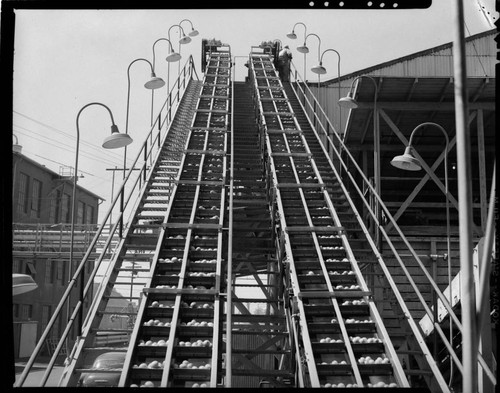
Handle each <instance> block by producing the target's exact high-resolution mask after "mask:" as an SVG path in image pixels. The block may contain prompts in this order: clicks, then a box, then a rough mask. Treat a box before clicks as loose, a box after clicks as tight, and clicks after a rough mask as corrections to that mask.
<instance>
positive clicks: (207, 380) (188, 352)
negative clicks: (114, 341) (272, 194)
mask: <svg viewBox="0 0 500 393" xmlns="http://www.w3.org/2000/svg"><path fill="white" fill-rule="evenodd" d="M230 90H231V85H230V54H229V53H228V52H212V53H211V54H210V58H209V60H208V65H207V68H206V72H205V76H204V80H203V86H202V90H201V94H200V96H199V98H198V103H197V108H196V112H195V115H194V117H193V119H192V124H191V127H190V130H189V135H188V138H187V142H186V144H185V147H184V150H183V156H182V159H181V166H180V170H179V173H178V176H177V177H176V179H175V180H174V186H173V190H172V196H171V199H170V204H169V208H168V211H167V213H166V215H165V218H164V220H163V224H162V227H163V229H162V231H163V240H162V242H161V244H159V245H158V250H157V254H156V258H155V260H154V261H153V264H152V268H151V271H152V274H151V279H150V282H149V283H147V285H146V286H145V287H144V289H143V294H142V300H141V303H140V306H139V311H138V314H137V322H136V324H135V327H134V330H133V332H132V338H131V342H130V345H129V349H128V352H127V355H126V359H125V364H124V367H123V371H122V374H121V377H120V382H119V386H125V387H130V386H139V387H141V386H144V387H148V386H154V387H198V386H199V387H205V386H206V387H215V386H217V385H218V384H220V378H221V367H222V361H221V358H222V356H221V351H222V349H223V348H222V345H221V343H222V322H221V321H222V320H221V318H222V314H223V313H222V312H221V307H222V304H221V300H220V298H219V294H220V292H221V291H223V290H224V289H225V282H221V276H222V275H223V274H224V269H225V264H224V261H225V259H226V255H225V254H226V253H227V251H225V250H224V247H223V237H224V236H226V235H225V234H224V232H223V224H224V222H225V213H226V210H227V192H226V186H227V183H226V181H227V179H226V174H227V172H228V170H229V168H228V163H229V157H228V154H226V152H227V151H229V146H230V137H231V135H230V132H229V131H230V115H229V114H230V95H231V91H230Z"/></svg>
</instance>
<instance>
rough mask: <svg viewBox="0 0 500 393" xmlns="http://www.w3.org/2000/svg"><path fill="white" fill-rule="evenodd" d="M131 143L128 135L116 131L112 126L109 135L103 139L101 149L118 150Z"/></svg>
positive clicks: (116, 128) (114, 126)
mask: <svg viewBox="0 0 500 393" xmlns="http://www.w3.org/2000/svg"><path fill="white" fill-rule="evenodd" d="M131 143H132V138H131V137H130V136H129V135H128V134H124V133H122V132H119V131H118V127H117V126H116V125H115V124H113V125H112V126H111V135H109V136H107V137H106V138H105V139H104V142H103V144H102V147H104V148H105V149H118V148H120V147H125V146H127V145H130V144H131Z"/></svg>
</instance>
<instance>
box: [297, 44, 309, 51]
mask: <svg viewBox="0 0 500 393" xmlns="http://www.w3.org/2000/svg"><path fill="white" fill-rule="evenodd" d="M297 50H298V51H299V52H300V53H309V48H308V47H307V46H306V45H305V44H304V45H302V46H298V47H297Z"/></svg>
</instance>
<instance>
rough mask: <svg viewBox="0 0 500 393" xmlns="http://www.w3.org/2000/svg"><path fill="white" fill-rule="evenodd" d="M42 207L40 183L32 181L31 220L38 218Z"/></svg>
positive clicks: (35, 180)
mask: <svg viewBox="0 0 500 393" xmlns="http://www.w3.org/2000/svg"><path fill="white" fill-rule="evenodd" d="M41 206H42V182H41V181H40V180H37V179H33V186H32V188H31V210H30V217H31V218H40V210H41Z"/></svg>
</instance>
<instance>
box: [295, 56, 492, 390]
mask: <svg viewBox="0 0 500 393" xmlns="http://www.w3.org/2000/svg"><path fill="white" fill-rule="evenodd" d="M292 66H293V67H294V68H295V66H294V65H293V63H292ZM295 74H296V75H298V76H299V78H298V80H297V78H296V81H297V82H299V83H297V88H296V87H295V86H294V85H293V84H292V83H291V84H290V85H291V87H292V89H293V90H294V92H295V94H296V95H297V97H299V94H298V93H297V89H299V90H300V93H302V97H303V102H304V104H303V102H302V100H300V99H299V100H298V101H299V103H300V105H301V107H302V108H303V109H304V113H305V115H306V117H307V118H308V120H309V121H310V120H311V119H310V117H309V115H308V113H307V112H306V110H305V109H306V108H305V107H304V105H306V104H307V105H308V106H309V108H311V109H313V105H312V104H311V102H310V100H309V97H312V100H313V102H314V110H313V111H311V112H312V113H313V114H314V116H315V118H317V119H318V120H320V119H319V117H318V116H317V114H316V111H319V112H320V113H321V114H322V115H323V117H324V119H325V120H326V123H327V127H331V129H332V130H334V132H333V135H335V137H336V138H337V139H338V142H339V148H340V149H341V151H343V152H344V153H345V154H346V155H347V158H349V159H350V161H351V163H352V165H353V166H354V167H355V169H356V171H357V173H358V175H360V177H361V181H362V182H363V183H364V184H363V185H364V186H365V187H366V189H367V190H369V191H370V193H371V196H372V197H373V198H376V200H377V201H378V203H379V205H380V207H381V208H382V209H383V211H384V213H385V215H386V218H387V219H389V221H390V222H391V223H392V225H393V226H394V228H395V230H396V231H397V233H398V235H399V236H400V238H401V239H402V240H403V242H404V244H405V246H406V247H407V248H408V250H409V251H410V254H411V255H412V256H413V257H414V258H415V261H416V262H417V264H418V266H419V267H420V269H421V270H422V272H423V273H424V275H425V276H426V278H427V279H428V281H429V283H430V284H431V287H432V288H433V289H434V291H435V292H436V294H437V296H438V297H439V299H440V300H441V301H442V302H443V305H444V306H445V308H446V310H447V311H448V313H449V315H450V318H451V319H452V320H453V322H454V323H455V324H456V326H457V328H458V329H459V330H460V331H462V325H461V323H460V320H459V319H458V317H457V316H456V314H455V313H454V312H453V309H452V306H451V305H450V303H449V301H448V299H446V297H445V295H444V294H443V293H442V292H441V290H440V289H439V287H438V286H437V284H436V282H435V281H434V279H433V278H432V277H431V276H430V274H429V272H428V271H427V269H426V268H425V265H424V264H423V262H422V261H421V259H420V257H419V256H418V254H417V253H416V251H415V250H414V249H413V247H412V246H411V244H410V243H409V241H408V240H407V239H406V237H405V235H404V234H403V232H402V231H401V229H400V228H399V226H398V224H397V223H396V221H395V219H394V217H393V216H392V215H391V213H390V211H389V210H388V208H387V206H386V205H385V204H384V202H383V200H382V199H381V197H380V196H379V195H378V194H377V193H376V190H375V188H374V187H373V186H372V184H371V183H370V181H369V180H368V179H367V178H366V176H365V175H364V173H363V171H362V169H361V168H360V167H359V165H358V164H357V162H356V160H355V159H354V157H353V156H352V155H351V153H350V151H349V149H348V148H347V146H346V145H345V144H344V141H343V140H342V139H341V138H340V137H339V134H338V133H337V132H336V130H335V128H334V127H333V125H332V124H331V122H330V120H329V118H328V116H327V115H326V114H325V112H324V110H323V108H322V107H321V105H320V104H319V102H318V100H317V99H316V97H315V96H314V94H313V93H312V91H311V90H310V89H309V87H308V86H307V84H305V83H304V82H302V80H301V79H300V74H299V73H298V71H297V70H296V69H295ZM302 86H305V88H303V87H302ZM305 89H307V92H306V91H305ZM306 93H309V96H308V95H307V94H306ZM310 123H311V125H312V124H313V122H311V121H310ZM316 123H319V127H320V128H321V131H322V133H323V136H324V137H325V138H326V141H327V142H328V144H329V145H330V147H331V149H332V151H333V152H334V153H335V154H336V155H337V158H338V159H339V162H340V164H341V165H342V167H343V168H344V169H345V173H346V174H347V176H348V178H349V179H350V180H351V182H352V184H353V186H354V188H355V189H356V191H357V192H358V194H359V196H360V200H361V201H362V202H363V203H364V205H365V206H366V208H367V211H368V213H369V214H370V216H371V217H372V219H373V221H374V223H375V224H376V225H377V226H378V227H379V228H380V231H381V233H382V234H383V236H384V238H385V239H386V241H387V244H388V245H389V247H390V249H391V251H392V252H393V253H394V256H395V258H396V260H397V262H398V263H399V265H400V267H401V268H402V270H403V272H404V274H405V276H406V277H407V279H408V281H409V283H410V285H411V286H412V288H413V289H414V291H415V293H416V295H417V297H418V299H419V301H420V302H421V304H422V306H423V307H424V310H425V312H426V314H427V315H428V316H429V317H430V318H431V320H433V319H434V315H433V312H432V310H431V308H430V307H429V306H428V305H427V303H426V302H425V299H424V298H423V295H422V293H421V292H420V290H419V289H418V287H417V285H416V284H415V282H414V280H413V279H412V277H411V274H410V273H409V272H408V270H407V268H406V266H405V263H404V262H403V261H402V260H401V258H400V256H399V253H398V251H397V250H396V248H395V246H394V244H393V242H392V240H391V239H390V237H389V236H388V234H387V232H386V231H385V230H384V228H383V226H381V225H380V223H379V221H378V219H377V217H376V215H375V213H374V212H373V210H372V208H371V207H370V204H369V202H368V201H367V200H366V197H365V196H364V194H363V192H362V191H361V190H360V189H359V186H358V185H357V183H356V181H355V179H354V177H353V175H352V174H351V172H350V171H349V170H348V168H347V165H346V163H345V162H344V160H343V159H342V157H341V154H340V153H339V151H338V149H337V147H336V146H335V145H334V143H333V141H332V140H331V137H330V135H328V132H327V129H325V125H323V123H322V122H321V121H319V122H314V124H316ZM313 130H314V133H315V135H316V137H317V139H318V141H319V142H320V144H321V146H322V148H323V150H324V151H325V152H326V147H325V146H324V144H323V142H322V140H321V138H320V137H319V135H318V133H317V130H316V127H313ZM326 156H327V158H328V162H329V164H330V166H331V168H332V170H333V171H334V172H335V174H336V176H337V178H339V179H340V176H339V173H338V172H337V170H336V169H335V167H334V165H333V162H332V161H331V158H330V156H329V155H328V154H326ZM340 184H341V186H342V189H343V190H344V192H345V195H346V197H347V200H348V201H349V204H350V206H351V208H352V209H353V210H354V211H355V212H356V218H357V220H358V222H359V224H360V225H361V227H362V228H363V232H365V235H366V237H367V239H368V240H369V243H370V246H371V248H372V251H373V252H374V254H375V256H376V257H377V259H378V262H379V265H380V266H381V268H382V270H383V271H384V274H385V276H386V279H387V280H388V282H389V284H390V285H391V288H392V289H393V292H394V294H395V296H396V298H397V299H398V303H399V305H400V307H401V308H402V310H404V312H405V314H407V315H406V317H407V318H408V319H409V320H410V319H411V321H412V322H411V323H410V321H409V323H410V326H412V325H415V324H414V322H413V318H412V317H411V315H410V313H409V311H408V310H407V307H406V305H405V302H404V299H403V298H402V296H401V294H400V292H399V289H398V288H397V285H396V284H395V283H394V281H393V279H392V277H391V275H390V272H389V270H388V269H387V267H386V265H385V263H384V261H383V258H382V255H381V254H380V252H379V251H378V249H377V248H376V245H375V243H373V242H372V241H371V240H372V239H371V235H370V234H369V232H368V230H367V229H366V226H365V224H364V222H363V220H362V219H361V216H360V215H359V214H358V213H357V209H356V206H355V204H354V202H353V201H352V199H351V197H350V195H349V193H348V191H347V189H346V187H345V185H344V184H343V182H340ZM405 310H406V311H405ZM434 325H435V329H436V331H437V332H438V333H439V335H440V336H441V338H442V339H443V342H444V344H445V346H446V347H447V349H448V351H449V352H450V356H451V357H452V358H453V360H454V362H455V363H456V364H457V366H458V368H459V369H461V363H460V360H459V357H458V355H457V354H456V353H455V351H454V350H453V348H452V346H451V344H450V343H449V342H448V340H447V338H446V337H445V335H444V333H443V331H442V329H441V327H440V326H439V323H435V324H434ZM412 330H413V331H414V333H415V332H416V334H417V335H418V336H420V331H419V329H418V327H417V326H416V325H415V326H413V327H412ZM418 336H416V337H418ZM423 340H424V339H423V338H422V339H421V340H417V341H418V342H419V344H421V349H423V350H424V347H423V346H425V351H427V347H426V345H425V343H424V342H423ZM426 359H427V360H430V362H429V363H433V361H432V360H431V357H428V356H426ZM479 362H480V363H481V365H482V366H483V368H484V370H485V372H486V373H487V375H488V376H489V378H490V379H491V380H492V381H493V382H494V381H495V380H496V379H495V377H494V376H493V373H492V372H491V370H489V368H488V367H487V365H486V364H485V362H484V360H483V358H482V356H481V354H479ZM431 367H432V366H431Z"/></svg>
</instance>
